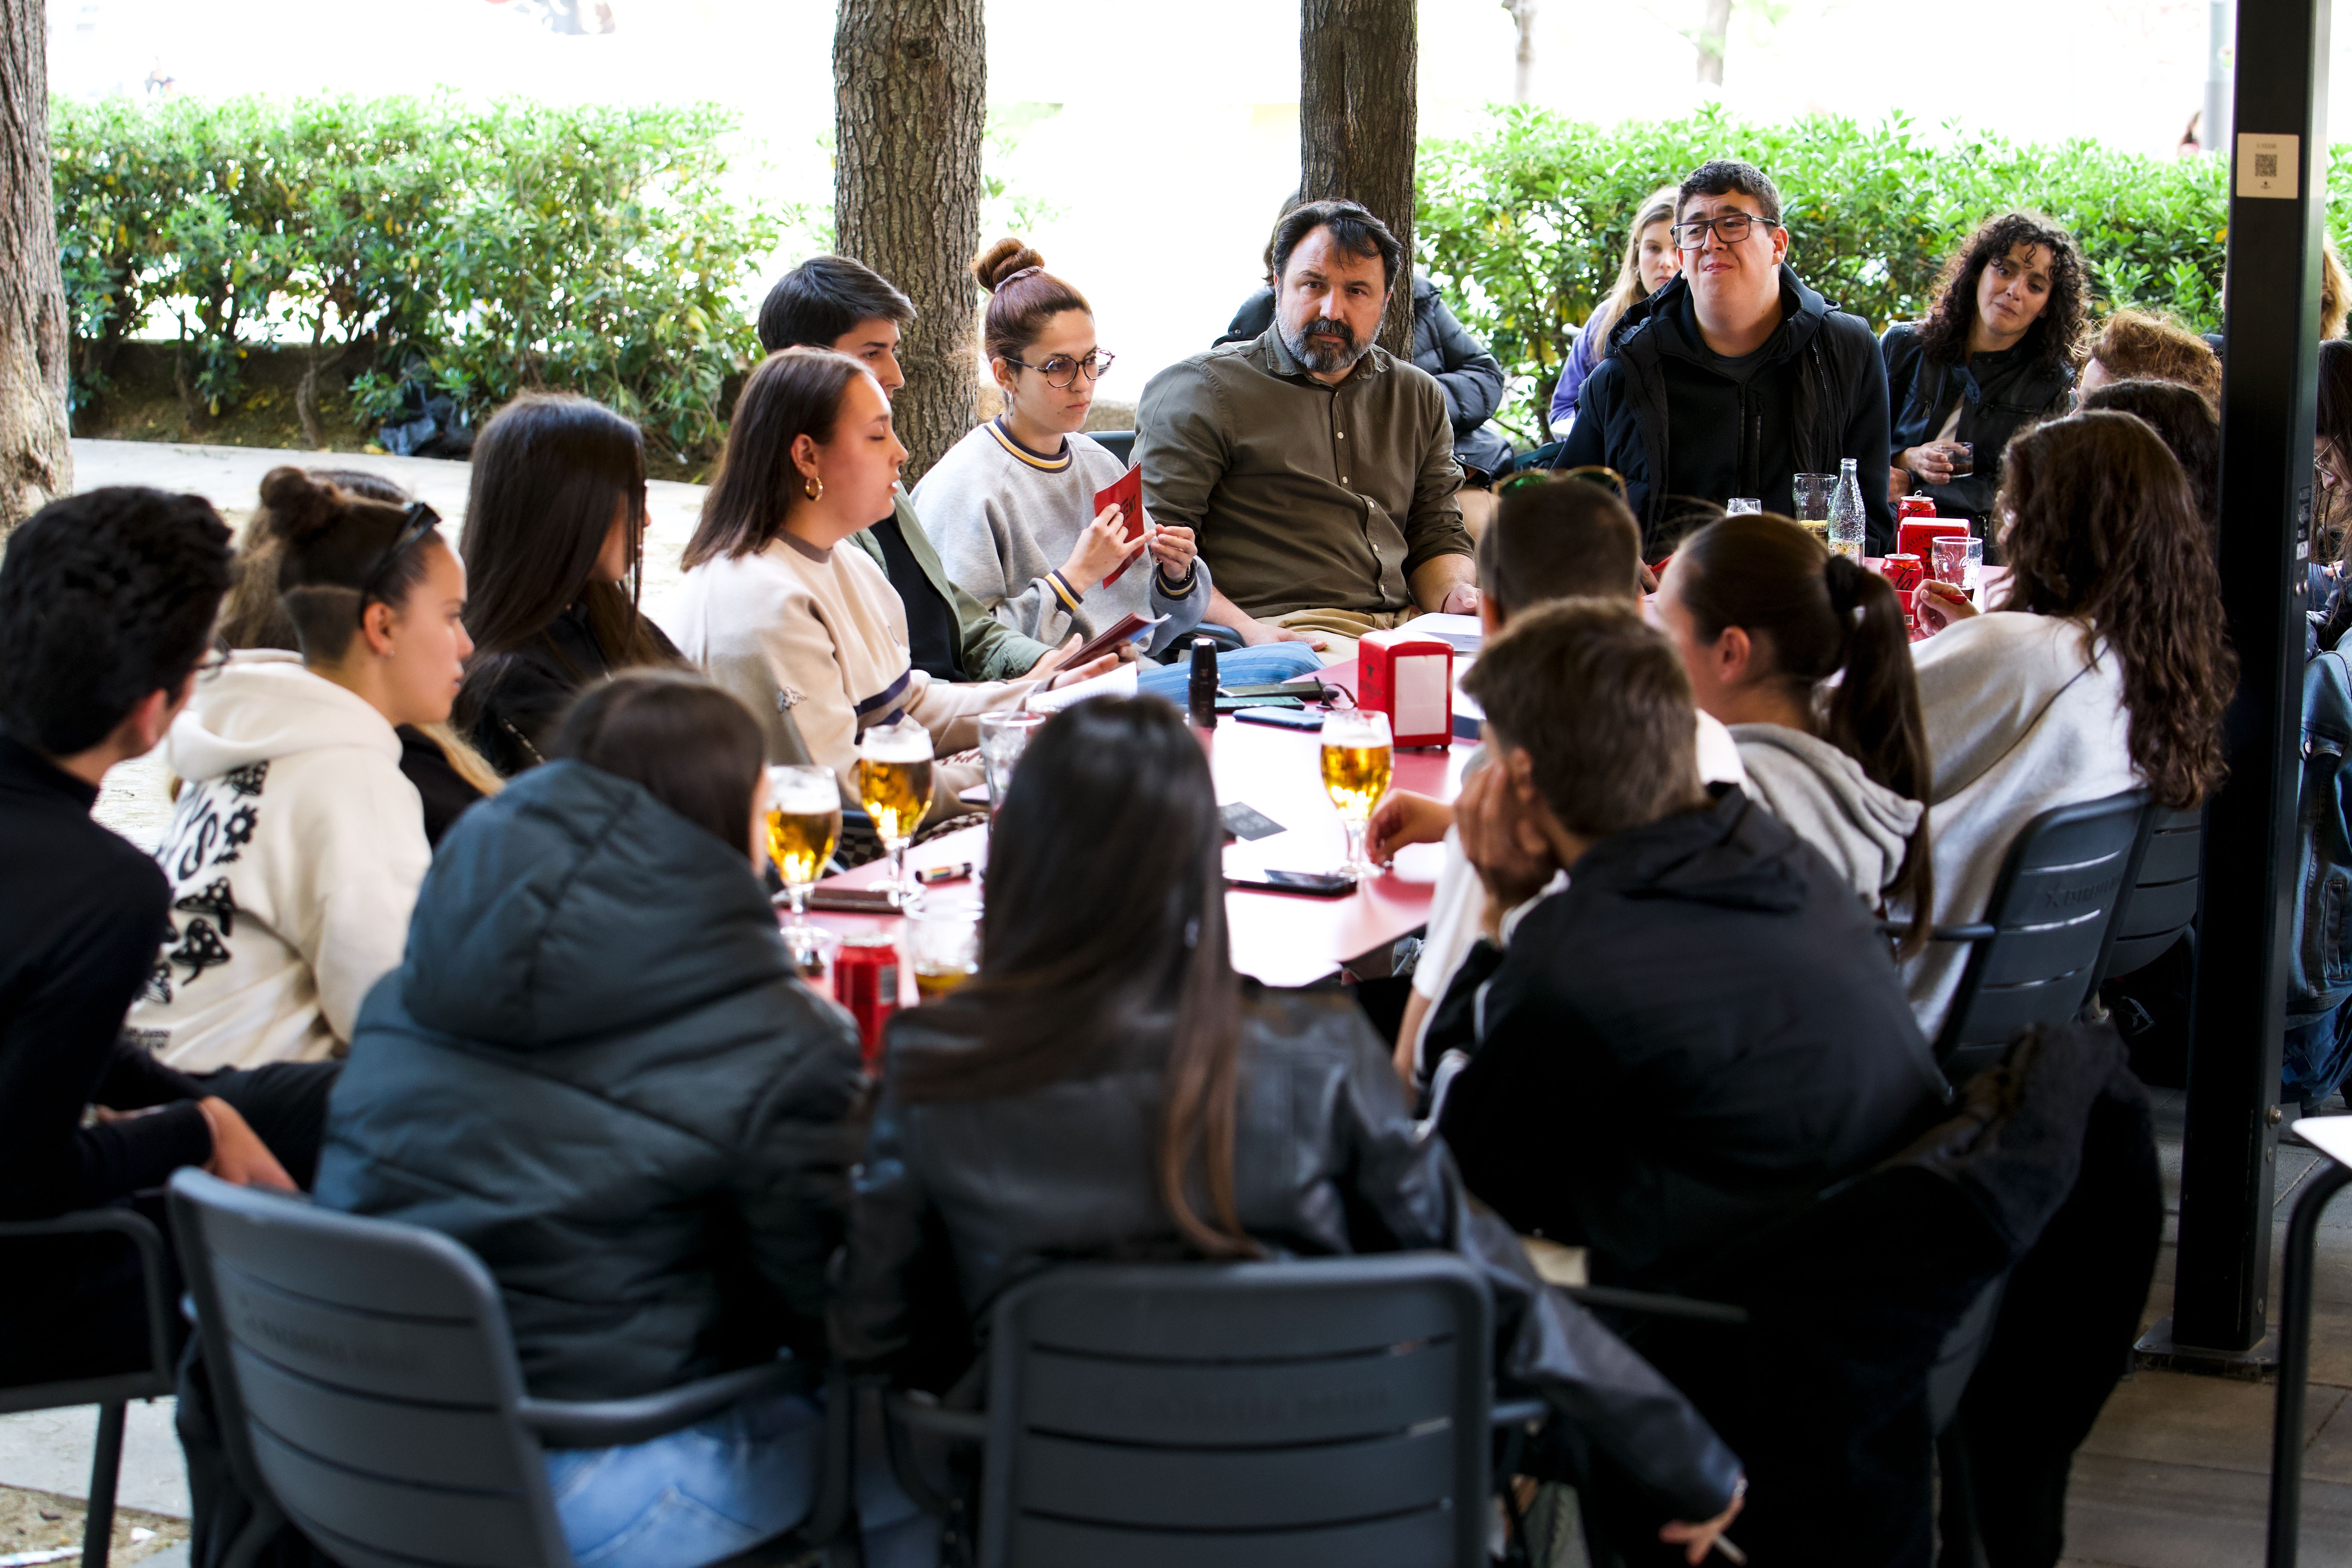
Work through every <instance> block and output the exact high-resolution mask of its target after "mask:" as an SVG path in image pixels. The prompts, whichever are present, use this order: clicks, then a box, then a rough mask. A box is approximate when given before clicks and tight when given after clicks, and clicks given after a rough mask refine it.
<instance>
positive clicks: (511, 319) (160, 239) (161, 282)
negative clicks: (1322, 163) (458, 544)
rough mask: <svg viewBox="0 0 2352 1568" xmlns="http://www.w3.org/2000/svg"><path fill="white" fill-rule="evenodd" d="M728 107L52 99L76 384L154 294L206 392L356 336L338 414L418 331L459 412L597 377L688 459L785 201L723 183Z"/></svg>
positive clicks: (211, 396)
mask: <svg viewBox="0 0 2352 1568" xmlns="http://www.w3.org/2000/svg"><path fill="white" fill-rule="evenodd" d="M734 124H735V120H734V116H733V115H732V114H731V112H730V111H728V110H720V109H717V108H714V107H710V106H707V105H705V106H697V107H692V108H685V109H650V110H648V109H614V108H604V107H593V106H592V107H573V106H554V105H546V104H533V103H520V102H511V103H503V104H495V105H489V106H487V107H477V106H468V105H465V104H461V103H459V102H457V101H456V100H450V99H439V98H436V99H422V100H419V99H399V98H394V99H375V100H360V99H352V98H323V99H312V100H297V101H292V102H284V101H271V100H259V99H238V100H215V101H210V102H207V101H202V100H193V99H170V100H163V101H162V102H159V103H156V104H154V105H152V106H151V105H147V104H143V103H139V102H134V101H131V100H122V99H116V100H104V101H100V102H76V101H72V100H57V101H56V103H55V104H54V106H53V110H52V122H51V145H52V158H53V160H54V163H53V167H54V175H55V184H56V194H57V208H58V241H59V248H60V250H61V252H62V256H63V266H64V272H65V279H66V292H67V303H68V310H69V311H70V314H71V318H72V323H73V331H74V338H75V342H74V356H73V363H74V383H75V384H74V395H75V400H76V402H77V404H78V405H79V403H80V402H81V401H83V400H85V399H87V398H88V397H89V396H90V395H92V394H93V393H95V392H97V391H99V390H101V389H102V387H103V384H104V373H105V365H106V363H107V361H108V355H107V353H106V350H107V347H108V345H109V344H110V343H111V342H115V341H118V340H120V339H121V338H123V337H125V336H127V335H133V334H136V333H138V332H140V331H142V328H143V327H144V326H145V324H146V323H147V321H148V320H149V317H150V313H151V311H153V310H157V309H158V308H159V307H160V308H161V309H162V310H163V312H164V313H165V314H166V315H168V316H170V317H174V318H176V320H177V321H178V323H179V331H180V337H181V343H182V351H181V352H182V356H183V357H182V362H181V369H182V374H183V377H184V381H185V382H186V384H187V385H188V387H189V389H190V391H191V393H192V395H193V396H194V399H195V400H196V401H198V402H199V403H202V404H204V405H206V406H207V407H209V409H210V410H211V411H212V412H214V413H215V414H217V413H219V412H220V411H221V410H222V409H224V408H226V407H228V406H232V405H235V404H236V401H237V398H238V395H239V393H240V391H241V374H240V364H241V361H242V360H243V358H244V355H245V352H246V350H247V349H248V348H249V347H251V346H253V345H255V344H257V343H260V342H268V341H270V340H271V339H272V338H273V337H274V338H275V339H276V340H277V341H278V342H291V343H294V344H298V345H301V344H317V345H318V346H319V347H320V349H321V350H322V351H331V349H333V348H335V347H340V346H346V345H350V346H358V347H362V348H363V349H365V350H367V351H368V353H367V354H366V355H365V356H364V362H365V363H366V364H367V365H368V366H370V368H367V369H364V370H363V371H362V374H359V375H358V377H357V378H356V379H355V380H354V382H353V384H352V405H353V408H354V413H355V415H356V416H357V417H358V418H359V419H360V421H361V423H362V425H371V424H373V423H374V422H375V421H377V420H379V419H381V418H382V417H383V416H385V415H387V414H389V413H390V412H391V411H392V410H393V408H394V406H396V405H397V403H398V400H399V388H398V386H397V384H396V382H395V381H394V377H393V376H392V375H390V374H386V372H385V370H384V369H382V368H373V367H374V366H375V365H376V364H377V363H378V362H380V361H381V362H383V363H387V364H388V363H392V362H391V358H390V356H392V355H394V354H396V355H398V356H399V358H400V359H401V360H405V359H406V357H407V353H408V351H409V350H411V349H414V350H415V351H417V352H419V353H423V354H424V355H425V359H426V361H427V363H429V364H430V366H431V371H432V374H433V376H434V377H435V379H436V381H437V383H438V384H439V385H440V387H441V388H442V389H444V390H446V391H447V392H449V393H450V394H451V395H454V396H455V397H456V398H457V401H458V402H459V403H460V404H462V405H465V406H467V407H468V408H470V409H472V410H474V411H475V412H476V413H477V415H479V414H481V413H484V412H487V411H488V409H490V408H492V407H494V406H496V405H498V404H499V403H502V402H504V401H505V400H506V399H508V398H509V397H511V396H512V395H514V394H515V393H516V392H518V391H520V390H522V389H524V388H527V387H535V386H546V387H558V388H563V389H567V390H572V391H576V392H581V393H584V394H586V395H589V396H592V397H595V398H599V399H601V400H603V401H604V402H606V403H608V404H610V405H613V406H614V407H615V408H617V409H619V410H621V411H622V412H623V413H625V414H627V415H629V416H632V417H633V418H635V419H636V420H638V421H639V422H640V423H641V424H642V425H643V426H645V428H646V435H647V437H648V438H649V439H651V440H653V441H656V442H658V443H662V444H665V445H667V447H669V448H671V449H672V450H674V451H676V452H677V453H680V454H696V455H707V454H708V453H709V452H711V451H715V450H716V448H717V447H718V445H719V441H720V439H721V438H722V437H723V435H724V416H725V412H726V411H725V410H724V408H722V407H721V405H720V391H721V387H722V384H724V383H725V381H726V379H727V377H728V376H729V375H730V374H733V373H734V372H736V371H738V370H739V369H740V368H741V367H742V366H743V365H744V364H745V363H748V362H749V360H750V359H751V356H752V355H753V354H754V353H756V351H757V349H758V346H759V345H758V342H757V339H756V336H755V335H754V333H753V331H752V328H751V322H750V321H749V320H747V319H746V316H745V313H744V310H743V308H742V302H741V296H742V293H743V290H744V289H745V287H746V285H747V284H749V283H751V281H752V279H751V271H752V269H753V268H756V267H758V266H760V265H761V263H762V262H763V261H764V260H765V258H767V256H768V255H769V254H770V252H771V251H772V249H773V248H774V247H775V246H776V245H777V243H778V241H779V239H780V237H781V236H782V232H783V229H784V226H785V225H786V224H787V223H789V222H792V221H793V220H794V219H795V218H796V217H799V218H805V216H806V215H804V214H796V213H795V212H794V211H793V210H792V209H786V208H780V207H761V206H756V205H743V204H740V203H738V202H737V201H735V200H733V199H732V198H730V195H728V194H727V193H726V190H725V188H724V186H723V183H722V177H723V176H724V175H725V174H727V171H728V156H727V153H726V150H725V146H724V142H725V138H726V136H727V134H728V133H729V132H730V131H731V130H732V129H733V128H734Z"/></svg>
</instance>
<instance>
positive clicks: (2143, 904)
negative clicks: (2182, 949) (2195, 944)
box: [2100, 806, 2205, 980]
mask: <svg viewBox="0 0 2352 1568" xmlns="http://www.w3.org/2000/svg"><path fill="white" fill-rule="evenodd" d="M2152 818H2153V819H2152V821H2151V823H2150V825H2149V827H2148V834H2147V847H2145V848H2144V849H2142V850H2141V851H2140V857H2139V869H2138V871H2137V873H2136V874H2135V875H2134V876H2133V878H2132V885H2131V890H2130V891H2129V892H2127V893H2126V894H2125V895H2124V901H2123V907H2122V908H2121V909H2119V910H2116V934H2115V936H2114V938H2113V940H2112V942H2110V944H2109V946H2108V949H2107V964H2106V968H2105V971H2104V972H2102V973H2101V976H2100V978H2102V979H2105V980H2112V979H2114V978H2115V977H2116V975H2118V974H2129V973H2132V972H2133V971H2134V970H2136V969H2143V968H2146V967H2147V965H2148V964H2151V963H2155V962H2156V961H2157V960H2158V959H2159V958H2161V957H2163V956H2164V953H2165V950H2166V949H2168V948H2169V947H2170V946H2171V945H2172V944H2173V943H2174V942H2179V940H2180V937H2181V933H2183V932H2184V931H2188V930H2189V927H2190V926H2192V925H2194V924H2195V923H2196V921H2197V894H2198V888H2199V883H2200V879H2201V878H2202V876H2203V873H2204V868H2205V813H2204V811H2203V810H2202V808H2198V809H2193V810H2189V811H2178V810H2174V809H2173V808H2171V807H2169V806H2158V807H2156V808H2155V810H2154V812H2153V813H2152Z"/></svg>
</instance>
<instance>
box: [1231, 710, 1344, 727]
mask: <svg viewBox="0 0 2352 1568" xmlns="http://www.w3.org/2000/svg"><path fill="white" fill-rule="evenodd" d="M1234 718H1236V719H1238V720H1240V721H1242V722H1243V723H1244V724H1271V725H1273V726H1274V727H1275V728H1276V729H1277V730H1320V729H1321V728H1323V715H1322V714H1320V713H1318V712H1315V711H1314V710H1311V709H1306V708H1244V709H1241V710H1238V711H1237V712H1235V713H1234Z"/></svg>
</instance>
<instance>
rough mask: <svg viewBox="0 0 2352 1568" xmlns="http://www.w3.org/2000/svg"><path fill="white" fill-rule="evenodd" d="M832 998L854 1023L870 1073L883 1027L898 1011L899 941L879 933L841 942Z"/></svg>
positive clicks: (834, 962)
mask: <svg viewBox="0 0 2352 1568" xmlns="http://www.w3.org/2000/svg"><path fill="white" fill-rule="evenodd" d="M833 997H834V1000H835V1001H836V1002H838V1003H840V1004H841V1005H843V1006H844V1007H846V1008H847V1009H848V1010H849V1016H851V1017H853V1018H855V1019H856V1020H857V1040H858V1044H859V1046H860V1047H861V1048H862V1050H863V1052H864V1055H865V1058H866V1068H867V1069H868V1070H869V1071H870V1070H871V1069H872V1068H873V1067H874V1065H875V1063H876V1062H877V1060H878V1059H879V1058H881V1055H882V1028H883V1026H884V1025H886V1024H887V1023H889V1021H890V1015H891V1014H893V1013H895V1012H897V1011H898V938H897V937H894V936H887V935H885V934H883V933H882V932H879V931H872V932H868V933H866V934H865V935H863V936H853V937H846V938H845V939H843V941H842V944H841V951H840V952H837V953H835V954H834V958H833Z"/></svg>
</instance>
